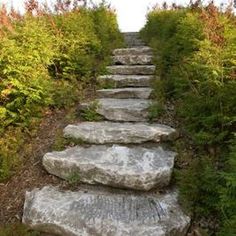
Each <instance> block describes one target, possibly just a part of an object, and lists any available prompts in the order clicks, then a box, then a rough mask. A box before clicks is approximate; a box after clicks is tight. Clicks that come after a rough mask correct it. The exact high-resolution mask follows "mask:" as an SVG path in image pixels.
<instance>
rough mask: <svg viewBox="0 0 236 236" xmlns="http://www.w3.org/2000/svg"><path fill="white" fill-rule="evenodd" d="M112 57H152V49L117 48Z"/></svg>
mask: <svg viewBox="0 0 236 236" xmlns="http://www.w3.org/2000/svg"><path fill="white" fill-rule="evenodd" d="M113 55H114V56H118V55H152V49H151V48H150V47H133V48H118V49H115V50H114V51H113Z"/></svg>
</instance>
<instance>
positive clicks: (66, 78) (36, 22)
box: [0, 1, 122, 180]
mask: <svg viewBox="0 0 236 236" xmlns="http://www.w3.org/2000/svg"><path fill="white" fill-rule="evenodd" d="M75 2H76V1H71V2H68V1H60V2H58V3H57V4H56V6H54V8H55V9H56V10H55V11H54V10H50V9H47V8H43V7H41V6H37V4H36V5H35V4H34V1H27V9H26V10H27V11H26V14H25V15H23V16H20V15H18V14H17V13H16V12H15V11H14V10H12V11H11V12H9V13H8V12H7V11H6V9H5V8H4V6H3V7H2V8H1V9H0V22H1V25H0V134H1V135H2V136H1V138H0V150H1V151H0V171H1V172H0V179H1V180H2V179H4V178H7V177H8V176H9V175H11V172H12V169H14V167H15V166H16V165H15V163H16V162H17V160H18V159H20V157H19V155H18V151H19V147H21V142H19V145H18V143H17V141H16V142H15V140H14V138H13V137H14V132H13V131H12V134H11V132H10V134H9V133H8V130H14V129H16V130H18V127H20V130H21V132H22V141H24V139H25V137H24V136H26V135H24V133H30V132H33V130H34V131H35V130H37V127H38V125H39V122H40V120H41V119H42V117H43V111H44V110H45V109H48V108H51V109H53V108H68V107H70V106H72V105H74V104H75V103H76V102H78V100H81V99H83V95H84V92H83V90H86V88H87V87H88V86H90V87H91V84H92V86H96V83H94V82H96V80H95V78H96V75H97V74H99V73H102V72H103V71H104V67H105V65H106V64H107V63H108V61H109V55H110V53H111V50H112V49H113V48H114V47H116V46H118V45H120V44H122V38H121V34H120V32H119V30H118V26H117V22H116V16H115V14H114V13H113V12H112V11H111V10H110V9H109V8H107V7H106V6H104V5H101V6H97V7H94V8H91V9H86V8H84V7H78V6H77V7H76V6H75V7H73V6H72V5H73V3H75ZM68 4H69V5H68ZM75 5H76V4H75ZM16 133H17V132H16ZM2 137H3V139H2ZM17 137H18V136H17ZM23 151H24V150H22V152H23ZM10 156H12V157H10Z"/></svg>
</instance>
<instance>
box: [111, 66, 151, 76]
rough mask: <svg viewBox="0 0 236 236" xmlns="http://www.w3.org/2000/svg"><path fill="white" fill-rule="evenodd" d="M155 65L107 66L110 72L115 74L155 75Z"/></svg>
mask: <svg viewBox="0 0 236 236" xmlns="http://www.w3.org/2000/svg"><path fill="white" fill-rule="evenodd" d="M155 68H156V67H155V66H153V65H141V66H140V65H138V66H136V65H132V66H125V65H122V66H118V65H115V66H107V71H108V73H109V74H113V75H153V74H154V73H155Z"/></svg>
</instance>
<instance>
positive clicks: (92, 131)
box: [64, 122, 178, 144]
mask: <svg viewBox="0 0 236 236" xmlns="http://www.w3.org/2000/svg"><path fill="white" fill-rule="evenodd" d="M64 137H65V138H73V139H78V140H80V141H83V142H85V143H92V144H108V143H109V144H138V143H144V142H156V143H159V142H161V141H167V140H171V141H173V140H175V139H176V138H177V137H178V133H177V132H176V130H175V129H173V128H171V127H169V126H166V125H160V124H148V123H117V122H83V123H80V124H78V125H68V126H67V127H66V128H65V129H64Z"/></svg>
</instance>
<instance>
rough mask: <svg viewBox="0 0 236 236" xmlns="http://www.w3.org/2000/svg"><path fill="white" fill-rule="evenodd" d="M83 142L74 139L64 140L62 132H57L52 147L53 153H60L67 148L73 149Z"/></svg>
mask: <svg viewBox="0 0 236 236" xmlns="http://www.w3.org/2000/svg"><path fill="white" fill-rule="evenodd" d="M82 144H84V141H83V140H81V139H76V138H70V137H68V138H66V137H64V136H63V133H62V131H59V132H58V133H57V135H56V137H55V141H54V143H53V145H52V149H53V150H54V151H62V150H64V149H65V148H68V147H74V146H76V145H82Z"/></svg>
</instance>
